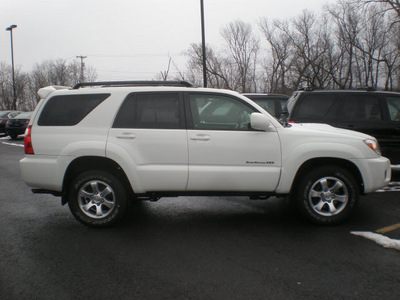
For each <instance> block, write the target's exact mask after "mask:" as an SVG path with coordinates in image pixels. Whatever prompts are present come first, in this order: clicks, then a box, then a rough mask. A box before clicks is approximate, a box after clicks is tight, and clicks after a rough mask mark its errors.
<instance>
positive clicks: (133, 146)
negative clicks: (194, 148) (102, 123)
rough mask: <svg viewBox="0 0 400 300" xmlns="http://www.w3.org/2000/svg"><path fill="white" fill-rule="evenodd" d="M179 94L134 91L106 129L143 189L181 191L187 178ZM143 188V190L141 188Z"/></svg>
mask: <svg viewBox="0 0 400 300" xmlns="http://www.w3.org/2000/svg"><path fill="white" fill-rule="evenodd" d="M183 116H184V112H183V104H182V95H181V94H180V93H178V92H153V93H134V94H131V95H129V96H128V97H127V99H126V100H125V102H124V103H123V105H122V107H121V109H120V111H119V113H118V115H117V117H116V119H115V121H114V124H113V127H112V128H111V129H110V132H109V139H108V146H107V149H108V150H110V147H111V145H112V144H115V145H118V147H121V148H122V149H123V152H124V153H126V154H127V155H129V156H130V158H131V160H132V161H133V162H134V164H135V165H136V166H132V167H131V169H134V170H135V171H136V172H137V174H136V176H135V177H136V180H138V182H137V183H136V184H137V185H138V186H140V187H141V188H142V189H144V191H146V192H149V191H183V190H185V188H186V184H187V178H188V146H187V133H186V128H185V120H184V117H183ZM144 191H143V192H144Z"/></svg>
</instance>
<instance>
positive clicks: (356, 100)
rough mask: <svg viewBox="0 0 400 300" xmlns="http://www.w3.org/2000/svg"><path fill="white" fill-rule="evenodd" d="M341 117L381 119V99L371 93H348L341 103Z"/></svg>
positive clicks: (362, 119) (353, 119) (349, 118)
mask: <svg viewBox="0 0 400 300" xmlns="http://www.w3.org/2000/svg"><path fill="white" fill-rule="evenodd" d="M340 119H341V120H346V121H355V122H357V121H359V122H365V121H368V122H370V121H381V120H382V113H381V108H380V105H379V99H378V98H376V97H373V96H369V95H346V96H345V97H344V99H343V103H342V105H341V113H340Z"/></svg>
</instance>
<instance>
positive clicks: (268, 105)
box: [243, 94, 289, 119]
mask: <svg viewBox="0 0 400 300" xmlns="http://www.w3.org/2000/svg"><path fill="white" fill-rule="evenodd" d="M243 95H244V96H246V97H247V98H249V99H251V100H253V101H254V102H255V103H257V104H258V105H260V106H261V107H262V108H264V109H265V110H266V111H267V112H269V113H270V114H271V115H272V116H274V117H275V118H277V119H279V118H280V117H281V115H282V112H283V111H284V110H285V109H286V103H287V100H288V99H289V96H286V95H281V94H243Z"/></svg>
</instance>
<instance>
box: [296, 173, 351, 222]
mask: <svg viewBox="0 0 400 300" xmlns="http://www.w3.org/2000/svg"><path fill="white" fill-rule="evenodd" d="M358 194H359V191H358V187H357V184H356V182H355V180H354V177H353V176H352V175H351V174H350V173H349V172H347V171H346V170H344V169H342V168H340V167H334V166H328V167H321V168H317V169H314V170H312V171H310V172H308V173H307V174H305V176H304V177H303V179H302V180H301V181H300V184H299V185H298V188H297V190H296V192H295V198H296V199H295V200H296V202H297V205H298V207H299V210H300V211H301V213H302V214H303V215H304V216H305V217H306V218H308V219H310V220H311V221H313V222H314V223H317V224H335V223H339V222H341V221H343V220H344V219H346V218H347V217H348V216H349V215H350V214H351V212H352V211H353V210H354V208H355V207H356V204H357V202H358Z"/></svg>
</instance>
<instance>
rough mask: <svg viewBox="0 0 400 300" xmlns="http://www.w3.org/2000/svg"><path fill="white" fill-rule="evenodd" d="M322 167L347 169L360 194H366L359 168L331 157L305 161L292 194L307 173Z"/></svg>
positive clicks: (346, 161)
mask: <svg viewBox="0 0 400 300" xmlns="http://www.w3.org/2000/svg"><path fill="white" fill-rule="evenodd" d="M321 166H334V167H342V168H343V169H346V170H347V171H348V172H349V173H350V174H351V175H353V177H354V180H355V181H356V182H357V186H358V189H359V191H360V193H364V182H363V179H362V176H361V172H360V170H359V169H358V167H357V166H356V165H355V164H354V163H352V162H351V161H349V160H346V159H341V158H331V157H320V158H313V159H310V160H307V161H305V162H304V163H303V164H302V165H301V166H300V168H299V169H298V171H297V173H296V176H295V178H294V180H293V184H292V188H291V192H290V193H291V194H293V192H294V190H295V187H296V186H297V185H298V183H299V181H300V180H301V178H303V176H304V175H305V174H306V173H307V172H309V171H310V170H313V169H315V168H318V167H321Z"/></svg>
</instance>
